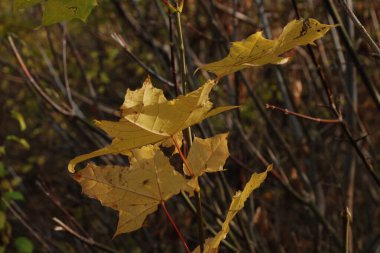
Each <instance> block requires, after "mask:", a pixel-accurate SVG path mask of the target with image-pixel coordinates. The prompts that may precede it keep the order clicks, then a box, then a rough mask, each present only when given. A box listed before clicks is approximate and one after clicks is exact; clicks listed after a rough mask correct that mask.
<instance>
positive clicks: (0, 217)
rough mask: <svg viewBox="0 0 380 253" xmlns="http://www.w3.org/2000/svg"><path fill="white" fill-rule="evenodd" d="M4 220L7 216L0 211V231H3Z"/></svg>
mask: <svg viewBox="0 0 380 253" xmlns="http://www.w3.org/2000/svg"><path fill="white" fill-rule="evenodd" d="M6 220H7V216H6V215H5V213H4V212H2V211H0V230H3V229H4V227H5V222H6ZM0 252H1V251H0Z"/></svg>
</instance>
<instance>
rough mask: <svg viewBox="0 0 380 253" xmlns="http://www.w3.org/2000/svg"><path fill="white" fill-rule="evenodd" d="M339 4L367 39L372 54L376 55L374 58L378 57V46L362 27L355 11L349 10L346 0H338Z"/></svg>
mask: <svg viewBox="0 0 380 253" xmlns="http://www.w3.org/2000/svg"><path fill="white" fill-rule="evenodd" d="M339 3H340V5H341V6H342V7H343V10H344V11H345V12H346V14H347V15H348V16H349V17H350V19H351V20H352V22H353V23H354V24H355V26H356V28H357V29H358V30H359V31H360V33H361V34H362V35H363V37H364V39H365V40H366V41H367V43H368V45H369V47H370V48H371V49H372V50H373V51H374V55H375V56H377V58H376V59H379V58H378V57H380V48H379V46H378V45H377V44H376V42H375V41H373V39H372V38H371V36H370V35H369V33H368V32H367V30H366V29H365V28H364V26H363V25H362V23H361V22H360V20H359V19H358V18H357V17H356V15H355V13H354V12H353V11H352V10H351V8H350V7H349V6H348V5H347V2H346V1H345V0H339Z"/></svg>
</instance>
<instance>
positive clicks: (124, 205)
mask: <svg viewBox="0 0 380 253" xmlns="http://www.w3.org/2000/svg"><path fill="white" fill-rule="evenodd" d="M73 177H74V179H75V180H76V181H77V182H78V183H79V184H80V185H81V186H82V191H83V193H85V194H86V195H88V196H89V197H91V198H96V199H98V200H99V201H100V202H101V203H102V205H104V206H108V207H111V208H113V209H115V210H117V211H119V222H118V226H117V230H116V232H115V235H114V236H116V235H118V234H121V233H126V232H131V231H134V230H137V229H139V228H140V227H141V226H142V224H143V222H144V220H145V219H146V217H147V216H148V215H149V214H151V213H153V212H155V211H156V210H157V206H158V205H159V204H161V202H162V201H166V200H168V199H169V198H171V197H172V196H174V195H176V194H178V193H179V191H180V190H181V188H182V187H183V185H184V184H186V180H185V178H184V177H183V176H182V175H181V174H179V173H178V172H176V171H175V170H174V169H173V167H172V166H171V165H170V162H169V159H168V158H167V157H166V156H165V155H164V154H163V153H162V152H161V151H160V150H158V149H157V147H154V146H153V145H148V146H145V147H143V148H141V149H134V150H133V151H132V156H131V157H130V167H122V166H104V167H99V166H96V165H94V164H88V165H87V166H86V168H84V169H83V170H80V171H79V172H76V173H75V174H74V176H73Z"/></svg>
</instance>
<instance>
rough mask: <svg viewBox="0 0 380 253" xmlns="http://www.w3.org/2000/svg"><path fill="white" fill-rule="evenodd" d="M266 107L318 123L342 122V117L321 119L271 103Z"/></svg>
mask: <svg viewBox="0 0 380 253" xmlns="http://www.w3.org/2000/svg"><path fill="white" fill-rule="evenodd" d="M265 107H266V108H267V109H271V110H275V111H280V112H282V113H284V114H285V115H293V116H295V117H298V118H301V119H306V120H310V121H314V122H317V123H325V124H338V123H341V122H342V119H321V118H314V117H310V116H307V115H304V114H301V113H297V112H292V111H289V110H288V109H286V108H285V109H284V108H280V107H277V106H275V105H270V104H266V105H265Z"/></svg>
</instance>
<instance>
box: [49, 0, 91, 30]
mask: <svg viewBox="0 0 380 253" xmlns="http://www.w3.org/2000/svg"><path fill="white" fill-rule="evenodd" d="M96 5H97V3H96V0H64V1H63V0H48V1H47V2H46V3H45V4H44V9H45V10H44V14H43V17H42V24H43V25H52V24H55V23H58V22H61V21H65V20H71V19H80V20H82V21H83V22H85V21H86V19H87V17H88V15H90V13H91V11H92V9H93V8H94V7H95V6H96Z"/></svg>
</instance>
